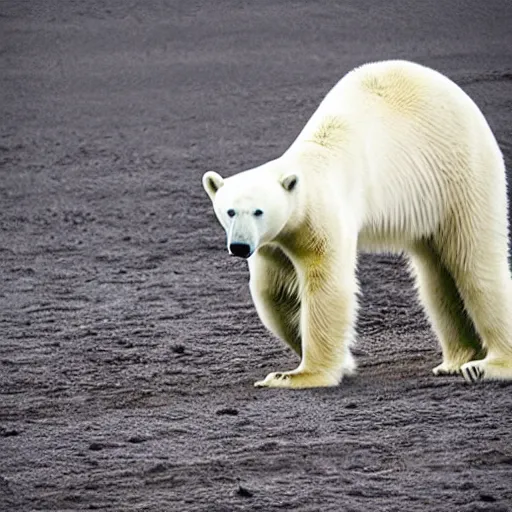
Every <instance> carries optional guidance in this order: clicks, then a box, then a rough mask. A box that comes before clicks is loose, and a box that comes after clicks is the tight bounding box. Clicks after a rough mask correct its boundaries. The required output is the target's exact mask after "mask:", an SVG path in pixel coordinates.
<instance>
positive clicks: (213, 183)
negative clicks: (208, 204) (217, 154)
mask: <svg viewBox="0 0 512 512" xmlns="http://www.w3.org/2000/svg"><path fill="white" fill-rule="evenodd" d="M222 185H224V179H223V178H222V176H221V175H220V174H217V173H216V172H213V171H208V172H206V173H205V174H204V176H203V187H204V189H205V190H206V193H207V194H208V195H209V196H210V199H212V201H213V198H214V197H215V194H216V193H217V191H218V190H219V188H220V187H222Z"/></svg>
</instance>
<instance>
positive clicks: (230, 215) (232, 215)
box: [228, 208, 235, 217]
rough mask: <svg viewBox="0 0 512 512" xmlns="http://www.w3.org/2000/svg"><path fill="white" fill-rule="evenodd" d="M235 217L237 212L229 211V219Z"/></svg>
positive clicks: (231, 209)
mask: <svg viewBox="0 0 512 512" xmlns="http://www.w3.org/2000/svg"><path fill="white" fill-rule="evenodd" d="M234 216H235V210H233V208H230V209H229V210H228V217H234Z"/></svg>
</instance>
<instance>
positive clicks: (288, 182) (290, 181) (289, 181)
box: [281, 174, 299, 192]
mask: <svg viewBox="0 0 512 512" xmlns="http://www.w3.org/2000/svg"><path fill="white" fill-rule="evenodd" d="M298 181H299V178H298V177H297V175H296V174H289V175H288V176H286V178H284V179H283V180H282V181H281V185H283V188H284V189H285V190H287V191H288V192H291V191H292V190H293V189H294V188H295V186H296V185H297V182H298Z"/></svg>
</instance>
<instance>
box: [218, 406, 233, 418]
mask: <svg viewBox="0 0 512 512" xmlns="http://www.w3.org/2000/svg"><path fill="white" fill-rule="evenodd" d="M215 414H216V415H217V416H238V409H234V408H233V407H225V408H224V409H218V410H217V411H215Z"/></svg>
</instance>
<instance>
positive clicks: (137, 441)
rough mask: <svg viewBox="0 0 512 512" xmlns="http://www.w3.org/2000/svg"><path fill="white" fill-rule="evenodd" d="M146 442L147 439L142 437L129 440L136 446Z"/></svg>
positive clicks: (133, 437)
mask: <svg viewBox="0 0 512 512" xmlns="http://www.w3.org/2000/svg"><path fill="white" fill-rule="evenodd" d="M144 441H147V439H146V438H145V437H142V436H132V437H130V438H129V439H128V442H129V443H134V444H137V443H143V442H144Z"/></svg>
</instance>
